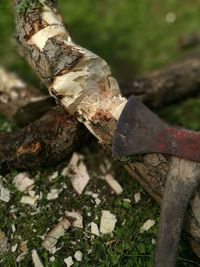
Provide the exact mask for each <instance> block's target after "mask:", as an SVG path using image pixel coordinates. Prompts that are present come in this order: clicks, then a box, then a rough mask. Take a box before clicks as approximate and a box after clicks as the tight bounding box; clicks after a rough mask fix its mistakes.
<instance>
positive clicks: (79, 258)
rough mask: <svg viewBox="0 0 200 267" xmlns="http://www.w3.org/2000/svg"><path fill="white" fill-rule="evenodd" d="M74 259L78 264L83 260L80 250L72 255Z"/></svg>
mask: <svg viewBox="0 0 200 267" xmlns="http://www.w3.org/2000/svg"><path fill="white" fill-rule="evenodd" d="M74 258H75V259H76V260H77V261H79V262H80V261H82V260H83V253H82V252H81V251H80V250H77V251H76V252H75V254H74Z"/></svg>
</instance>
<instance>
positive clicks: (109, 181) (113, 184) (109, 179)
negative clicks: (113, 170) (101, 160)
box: [104, 174, 123, 195]
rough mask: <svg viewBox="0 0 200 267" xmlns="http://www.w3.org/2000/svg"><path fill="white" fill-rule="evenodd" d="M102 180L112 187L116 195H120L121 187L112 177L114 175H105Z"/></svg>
mask: <svg viewBox="0 0 200 267" xmlns="http://www.w3.org/2000/svg"><path fill="white" fill-rule="evenodd" d="M104 180H105V181H106V182H107V184H108V185H109V186H110V187H111V188H112V190H113V191H114V192H115V193H116V194H117V195H120V194H121V193H122V192H123V188H122V187H121V185H120V184H119V183H118V181H117V180H115V179H114V177H113V176H112V175H111V174H107V175H105V177H104Z"/></svg>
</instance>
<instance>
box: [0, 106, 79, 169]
mask: <svg viewBox="0 0 200 267" xmlns="http://www.w3.org/2000/svg"><path fill="white" fill-rule="evenodd" d="M81 133H82V130H80V128H79V124H78V122H77V121H76V119H75V118H73V117H72V116H71V115H69V114H67V113H66V111H65V110H63V108H62V107H60V108H56V109H53V110H51V111H49V112H47V113H46V114H45V115H44V116H43V117H42V118H40V119H39V120H37V121H35V122H34V123H32V124H30V125H29V126H27V127H25V128H24V129H22V130H19V131H18V132H16V133H9V134H2V135H0V169H1V173H2V172H7V171H8V170H10V169H12V168H17V169H22V170H23V169H33V168H36V167H41V166H45V165H49V164H52V162H59V161H60V160H62V159H64V158H66V156H67V154H69V153H70V152H72V151H73V149H74V148H75V147H76V146H77V144H78V143H80V142H79V141H78V140H80V135H81ZM81 138H82V137H81Z"/></svg>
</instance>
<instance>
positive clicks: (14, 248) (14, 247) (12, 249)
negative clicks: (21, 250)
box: [11, 244, 18, 252]
mask: <svg viewBox="0 0 200 267" xmlns="http://www.w3.org/2000/svg"><path fill="white" fill-rule="evenodd" d="M17 247H18V244H15V245H13V246H12V247H11V251H12V252H15V251H16V250H17Z"/></svg>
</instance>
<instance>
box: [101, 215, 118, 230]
mask: <svg viewBox="0 0 200 267" xmlns="http://www.w3.org/2000/svg"><path fill="white" fill-rule="evenodd" d="M116 222H117V219H116V216H115V215H114V214H112V213H111V212H110V211H109V210H103V211H102V216H101V222H100V232H101V233H102V234H111V233H112V232H113V231H114V229H115V224H116Z"/></svg>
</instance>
